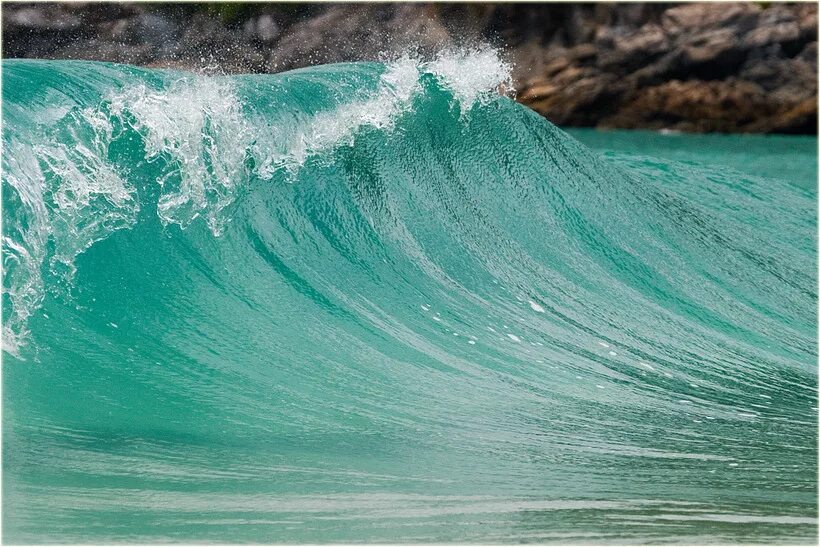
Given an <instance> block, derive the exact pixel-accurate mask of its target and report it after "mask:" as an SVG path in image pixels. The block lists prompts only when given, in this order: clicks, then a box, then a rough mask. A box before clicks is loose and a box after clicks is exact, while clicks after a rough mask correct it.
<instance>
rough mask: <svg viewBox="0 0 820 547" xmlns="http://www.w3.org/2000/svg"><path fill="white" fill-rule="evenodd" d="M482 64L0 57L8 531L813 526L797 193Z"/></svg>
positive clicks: (110, 534)
mask: <svg viewBox="0 0 820 547" xmlns="http://www.w3.org/2000/svg"><path fill="white" fill-rule="evenodd" d="M507 74H508V68H507V67H506V66H505V65H504V63H503V62H502V61H501V60H500V59H499V58H498V55H497V54H496V53H495V52H493V51H491V50H477V51H473V52H467V53H450V54H445V55H441V56H440V57H438V58H436V59H433V60H431V61H426V62H421V61H418V60H415V59H412V58H409V57H408V58H403V59H398V60H395V61H392V62H389V63H386V64H359V63H355V64H345V65H331V66H319V67H314V68H310V69H304V70H298V71H293V72H287V73H283V74H277V75H247V76H234V77H216V76H211V77H206V76H194V75H190V74H185V73H179V72H166V71H152V70H144V69H137V68H134V67H129V66H120V65H112V64H100V63H90V62H65V61H59V62H51V61H5V62H4V63H3V76H4V86H3V117H4V123H5V125H4V131H3V145H4V153H3V204H4V208H3V226H4V237H3V252H4V258H3V265H4V266H3V268H4V282H3V283H4V284H3V290H4V293H3V305H4V311H3V313H4V349H5V353H4V355H3V357H4V363H3V382H4V386H3V387H4V390H3V411H4V412H3V425H4V428H3V445H4V453H3V471H4V483H3V488H4V497H3V500H4V507H3V514H4V522H3V531H4V539H5V540H6V541H12V542H55V541H59V542H84V543H104V542H113V541H126V542H131V543H135V542H170V541H181V540H187V541H198V542H206V541H209V542H210V541H223V542H224V541H231V542H325V541H357V542H370V541H382V542H384V541H388V542H391V541H392V542H395V541H413V542H419V541H422V542H430V541H459V542H464V541H480V542H520V541H537V542H550V541H557V542H571V541H574V542H578V541H580V542H600V541H610V542H624V541H627V542H631V541H642V542H645V541H673V540H674V541H683V542H688V543H695V542H707V541H708V542H749V541H763V542H782V541H807V542H811V541H813V540H814V538H815V537H816V533H817V441H818V439H817V369H816V358H817V339H816V328H817V314H816V307H817V290H816V288H817V273H816V257H817V242H816V239H815V233H816V229H817V221H816V210H815V202H816V198H817V196H816V189H815V188H814V187H800V186H799V185H795V184H791V183H790V182H789V181H784V180H781V179H779V178H777V177H767V176H765V177H764V176H752V175H751V174H745V173H743V172H742V171H740V170H736V169H732V168H728V167H726V168H721V167H716V166H708V165H705V164H704V165H701V164H696V163H693V162H688V161H683V160H681V161H669V160H661V159H655V158H651V157H648V156H645V155H628V156H627V155H623V154H621V155H618V154H606V155H599V154H597V153H595V152H593V151H591V150H590V149H588V148H586V147H585V146H583V145H582V144H580V143H579V142H578V141H576V140H575V139H574V138H572V137H570V136H568V135H567V134H566V133H564V132H562V131H561V130H559V129H558V128H556V127H554V126H553V125H551V124H550V123H549V122H547V121H546V120H544V119H542V118H541V117H539V116H538V115H536V114H535V113H534V112H532V111H529V110H527V109H526V108H524V107H522V106H520V105H518V104H516V103H515V102H514V101H512V100H510V99H509V98H507V97H504V96H499V95H498V94H497V92H496V91H495V89H496V88H497V86H498V85H499V84H504V83H505V81H506V80H507ZM611 138H612V139H617V138H618V136H617V134H614V135H613V136H612V137H611ZM815 161H816V158H815Z"/></svg>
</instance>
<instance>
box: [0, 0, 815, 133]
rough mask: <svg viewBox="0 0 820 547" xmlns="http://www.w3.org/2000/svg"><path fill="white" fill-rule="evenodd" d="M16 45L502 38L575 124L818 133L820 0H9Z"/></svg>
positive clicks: (525, 76)
mask: <svg viewBox="0 0 820 547" xmlns="http://www.w3.org/2000/svg"><path fill="white" fill-rule="evenodd" d="M2 31H3V35H2V46H3V57H4V58H15V57H29V58H32V57H36V58H53V59H92V60H102V61H113V62H119V63H131V64H136V65H145V66H153V67H173V68H183V69H188V70H203V69H206V70H207V69H210V70H213V69H216V70H219V71H224V72H278V71H282V70H288V69H292V68H297V67H301V66H306V65H310V64H316V63H331V62H339V61H350V60H368V59H377V58H379V57H380V56H382V55H384V54H385V53H387V54H390V53H397V52H402V51H405V50H407V49H408V48H417V49H419V50H421V51H422V52H424V51H435V50H438V49H440V48H444V47H447V46H451V45H458V46H463V45H465V44H466V45H469V44H474V43H491V44H494V45H497V46H500V47H502V48H503V49H504V51H505V52H506V53H505V55H506V56H507V58H508V59H509V60H510V61H512V62H513V63H514V64H515V71H514V78H515V85H516V89H517V90H518V100H519V101H520V102H522V103H524V104H526V105H527V106H529V107H531V108H533V109H535V110H536V111H538V112H540V113H541V114H543V115H544V116H546V117H547V118H549V119H550V120H552V121H553V122H555V123H557V124H559V125H562V126H585V127H605V128H646V129H672V130H681V131H699V132H708V131H719V132H758V133H802V134H816V132H817V4H816V3H773V2H752V3H688V4H680V3H624V4H614V3H597V4H568V3H563V4H401V3H395V4H309V3H305V4H275V3H250V4H243V3H238V4H229V3H214V4H170V3H165V4H160V3H158V4H143V3H127V2H125V3H90V2H87V3H70V4H69V3H31V4H24V3H14V4H9V3H4V4H3V6H2Z"/></svg>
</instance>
